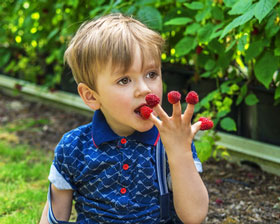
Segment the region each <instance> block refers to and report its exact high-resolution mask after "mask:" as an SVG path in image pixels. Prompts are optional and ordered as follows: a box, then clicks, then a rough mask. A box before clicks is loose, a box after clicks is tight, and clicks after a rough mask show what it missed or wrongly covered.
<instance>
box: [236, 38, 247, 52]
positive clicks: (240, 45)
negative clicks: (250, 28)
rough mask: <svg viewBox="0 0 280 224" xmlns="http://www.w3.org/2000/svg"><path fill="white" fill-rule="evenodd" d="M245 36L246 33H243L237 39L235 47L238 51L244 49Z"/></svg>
mask: <svg viewBox="0 0 280 224" xmlns="http://www.w3.org/2000/svg"><path fill="white" fill-rule="evenodd" d="M247 37H248V35H247V34H245V35H243V36H242V37H241V38H240V39H239V40H238V44H237V49H238V50H239V51H244V48H245V45H246V44H247Z"/></svg>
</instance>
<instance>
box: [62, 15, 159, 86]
mask: <svg viewBox="0 0 280 224" xmlns="http://www.w3.org/2000/svg"><path fill="white" fill-rule="evenodd" d="M163 43H164V41H163V39H162V37H161V36H160V35H159V34H158V33H157V32H155V31H153V30H151V29H149V28H148V27H147V26H145V25H144V24H142V23H141V22H139V21H138V20H136V19H134V18H132V17H129V16H124V15H122V14H110V15H107V16H103V17H100V18H98V19H95V20H90V21H87V22H85V23H83V24H82V25H81V27H80V28H79V29H78V31H77V32H76V34H75V36H74V37H73V38H72V40H71V42H70V43H69V46H68V48H67V50H66V51H65V54H64V61H65V62H67V64H68V65H69V66H70V68H71V70H72V73H73V76H74V79H75V81H76V82H77V83H78V84H79V83H85V84H86V85H87V86H89V87H90V88H91V89H94V90H96V86H95V79H96V77H97V74H98V72H100V71H102V68H105V66H108V65H109V66H111V67H112V69H116V68H118V71H119V72H123V73H125V72H126V71H127V70H128V69H129V68H130V66H131V65H132V63H133V59H134V54H135V46H139V48H140V51H141V58H142V67H143V66H144V65H145V63H146V62H147V61H148V60H151V59H153V60H154V62H155V63H156V65H158V66H160V63H161V62H160V61H161V49H162V46H163ZM108 63H110V64H108Z"/></svg>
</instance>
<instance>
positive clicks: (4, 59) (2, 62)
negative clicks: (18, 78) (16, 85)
mask: <svg viewBox="0 0 280 224" xmlns="http://www.w3.org/2000/svg"><path fill="white" fill-rule="evenodd" d="M0 54H1V55H3V56H1V58H0V67H3V66H4V65H6V64H7V63H8V61H9V60H10V57H11V53H10V52H6V51H4V50H3V51H2V49H0Z"/></svg>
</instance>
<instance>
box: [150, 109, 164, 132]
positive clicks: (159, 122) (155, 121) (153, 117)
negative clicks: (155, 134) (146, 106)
mask: <svg viewBox="0 0 280 224" xmlns="http://www.w3.org/2000/svg"><path fill="white" fill-rule="evenodd" d="M149 119H150V120H151V121H152V122H153V123H154V125H155V126H156V127H157V128H158V129H159V127H160V126H161V123H162V121H161V120H160V119H158V118H157V117H156V116H155V115H153V114H152V113H151V114H150V117H149Z"/></svg>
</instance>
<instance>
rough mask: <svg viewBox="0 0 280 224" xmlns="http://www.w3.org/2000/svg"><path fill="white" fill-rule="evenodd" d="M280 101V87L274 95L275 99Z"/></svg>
mask: <svg viewBox="0 0 280 224" xmlns="http://www.w3.org/2000/svg"><path fill="white" fill-rule="evenodd" d="M278 75H279V74H278ZM278 98H279V99H280V86H278V87H277V88H276V90H275V95H274V99H275V100H277V99H278Z"/></svg>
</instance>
